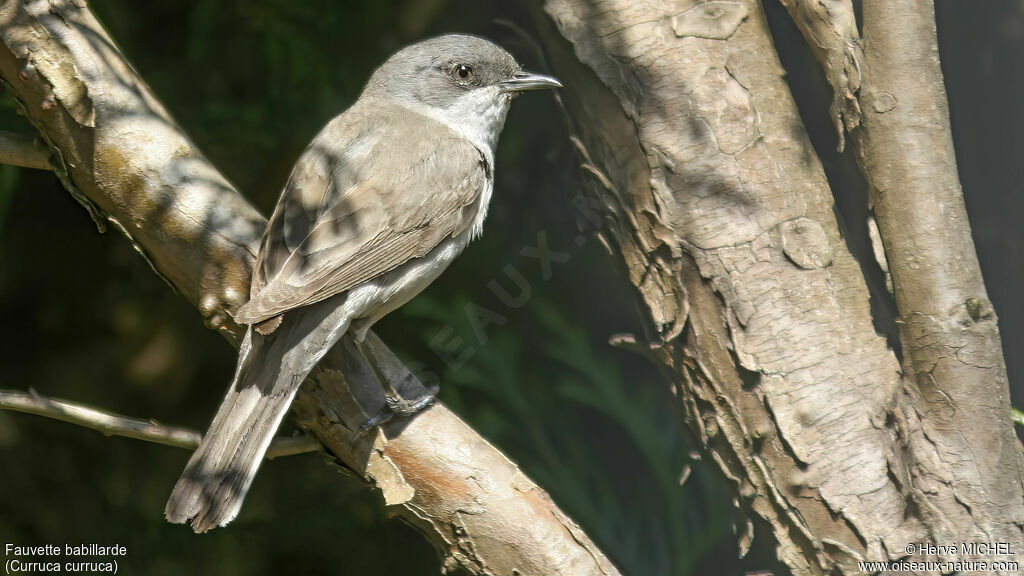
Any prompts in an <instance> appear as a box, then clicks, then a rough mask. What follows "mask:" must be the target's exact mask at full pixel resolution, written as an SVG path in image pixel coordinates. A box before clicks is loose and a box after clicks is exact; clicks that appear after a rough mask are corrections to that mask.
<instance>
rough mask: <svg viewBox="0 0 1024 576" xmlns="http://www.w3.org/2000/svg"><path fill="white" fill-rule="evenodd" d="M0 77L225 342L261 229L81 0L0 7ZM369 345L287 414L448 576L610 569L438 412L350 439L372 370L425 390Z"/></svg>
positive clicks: (97, 211) (79, 194)
mask: <svg viewBox="0 0 1024 576" xmlns="http://www.w3.org/2000/svg"><path fill="white" fill-rule="evenodd" d="M0 76H2V78H3V80H4V82H5V83H6V84H7V87H8V89H9V90H10V91H11V93H12V94H13V95H14V96H15V97H16V98H17V99H18V101H19V103H20V106H21V108H22V111H23V113H24V114H25V116H26V117H27V118H28V119H29V121H30V122H31V123H32V125H33V126H34V127H35V128H36V129H37V130H38V132H39V135H40V137H41V138H42V139H43V141H44V142H45V144H46V145H47V146H48V147H49V149H50V158H51V159H52V161H51V164H52V168H53V170H54V172H55V173H56V174H57V176H58V177H59V178H60V179H61V181H62V182H63V183H64V185H65V187H66V188H67V189H68V190H69V192H71V193H72V195H73V196H74V197H75V198H76V199H77V200H78V201H80V202H81V203H83V205H84V206H86V207H87V208H88V209H89V211H90V213H91V214H92V215H93V217H94V219H95V220H96V222H97V225H98V226H99V227H100V228H101V230H102V229H104V228H106V227H107V225H108V224H113V225H114V227H115V228H116V229H118V230H119V231H121V232H122V233H123V234H124V235H125V236H127V237H128V238H129V240H130V241H131V242H132V244H133V246H134V247H135V248H136V250H138V251H139V253H140V254H142V255H143V256H144V257H145V258H146V259H147V261H148V262H149V263H150V265H151V266H152V267H153V269H154V270H155V271H156V272H157V273H159V274H160V275H162V276H163V277H164V278H165V279H166V280H167V281H168V282H169V283H170V284H171V285H173V286H174V287H175V288H176V289H177V290H178V291H179V292H180V293H181V294H182V295H183V296H184V297H185V298H187V299H188V300H189V302H191V303H192V304H194V305H195V306H196V307H197V308H199V310H200V312H201V313H202V315H203V318H204V319H205V321H206V323H207V325H208V326H210V327H212V328H215V329H217V330H219V331H220V332H221V333H222V334H224V335H225V336H226V337H228V339H229V340H232V341H233V342H236V343H237V336H238V334H239V327H238V326H237V325H235V324H234V322H233V321H232V316H231V312H232V311H233V310H234V309H235V308H236V307H237V306H238V305H240V304H241V303H243V302H244V301H245V300H246V299H247V294H248V290H249V278H250V273H251V269H252V266H253V260H254V255H255V253H256V249H257V245H258V241H259V237H260V234H261V232H262V230H263V227H264V226H265V224H266V220H265V219H264V218H263V217H262V216H261V215H260V214H259V213H258V212H257V211H256V210H255V209H254V208H253V207H252V206H251V205H250V204H249V203H248V202H247V201H246V200H245V198H243V197H242V196H241V195H240V194H239V193H238V192H237V191H236V190H235V189H234V188H233V187H232V186H231V184H230V183H228V182H227V180H226V179H225V178H224V177H223V176H222V175H221V174H220V173H219V172H218V171H217V170H216V168H214V167H213V166H212V165H211V164H210V163H209V162H208V161H207V160H206V159H205V158H204V157H203V155H202V154H201V153H200V152H199V151H198V150H197V149H196V148H195V146H194V145H193V144H192V142H190V141H189V139H188V137H187V136H186V135H185V134H184V133H183V132H182V131H181V129H180V128H179V127H178V126H177V125H176V124H175V122H174V121H173V119H172V118H171V117H170V115H169V114H168V113H167V111H166V110H165V109H164V108H163V106H161V104H160V103H159V102H158V101H157V99H156V98H155V97H154V95H153V94H152V93H151V92H150V90H149V89H148V87H147V86H146V85H145V83H144V82H143V81H142V79H140V78H139V77H138V76H137V75H136V74H135V71H134V70H133V69H132V67H131V66H130V65H129V64H128V63H127V62H126V61H125V60H124V58H123V56H122V55H121V54H120V52H119V51H118V50H117V48H116V46H115V45H114V43H113V42H112V41H111V39H110V38H109V37H108V36H107V34H106V32H105V31H104V30H103V28H102V27H101V26H100V25H99V23H98V22H97V21H96V20H95V18H94V16H93V15H92V14H91V13H90V12H89V10H88V8H87V7H86V6H85V3H84V2H82V1H80V0H76V1H73V0H28V1H21V0H6V1H3V2H2V3H0ZM365 348H366V349H367V350H368V351H369V353H370V355H371V356H372V357H373V362H374V363H375V364H376V368H377V369H376V370H373V369H371V367H370V365H369V364H368V363H367V362H368V361H367V360H366V359H365V358H363V357H362V356H361V355H359V354H358V352H357V351H355V350H354V348H353V347H352V346H351V345H350V343H348V342H347V341H346V342H345V345H343V346H336V347H335V350H333V351H332V352H331V353H330V354H329V355H328V357H327V358H326V359H325V360H324V361H323V362H321V364H320V367H319V368H318V369H317V371H316V372H315V373H314V375H313V376H312V378H311V379H310V381H307V382H306V383H305V385H304V386H303V389H302V391H301V392H300V394H299V397H298V399H297V401H296V403H295V407H294V411H295V413H296V414H297V416H298V418H299V421H300V423H301V425H302V426H303V427H305V428H306V429H307V430H309V431H310V432H312V433H313V434H315V435H316V437H317V438H319V440H320V441H321V442H322V443H323V444H324V445H325V446H326V447H327V449H328V450H329V451H330V452H331V453H332V454H334V455H335V456H336V457H337V458H338V459H339V460H340V461H341V462H342V463H344V465H345V466H347V467H349V468H351V469H353V470H355V471H356V472H357V473H359V474H360V475H362V476H363V477H364V478H366V479H367V481H369V482H372V483H373V484H374V485H375V486H376V487H377V488H378V489H379V490H380V491H381V493H382V494H383V495H384V500H385V502H386V503H387V505H388V506H391V507H393V510H394V512H395V513H396V514H397V515H399V516H401V517H402V518H404V519H405V520H406V521H408V522H410V523H412V524H414V525H416V526H417V527H419V528H420V530H421V531H422V532H423V534H424V535H425V536H426V537H427V538H428V539H429V540H430V541H431V542H432V543H433V544H434V545H435V546H436V547H437V548H438V549H439V550H440V552H441V553H442V555H443V557H444V559H445V566H446V568H455V567H456V566H458V567H460V568H461V569H463V570H467V571H469V572H470V573H474V574H502V575H511V574H514V573H521V574H552V575H570V574H572V575H577V574H617V572H616V570H615V568H614V567H613V566H611V564H610V563H609V562H608V560H607V559H606V558H605V557H604V556H603V555H602V554H601V552H600V551H599V550H597V549H596V547H595V546H594V545H593V543H591V542H590V540H589V539H588V538H587V537H586V536H585V535H584V534H583V533H582V532H581V531H580V529H579V528H578V527H577V526H576V525H575V524H574V523H573V522H572V521H571V520H570V519H568V518H567V517H565V515H564V514H562V513H561V512H560V511H559V510H558V508H557V507H556V506H555V505H554V504H553V503H552V502H551V500H550V498H548V496H547V494H546V493H545V492H544V491H543V490H541V489H540V488H539V487H537V486H536V485H535V484H534V483H533V482H531V481H530V480H529V479H528V478H526V477H525V476H524V475H523V474H522V472H521V471H520V470H519V469H518V468H517V467H516V466H515V464H514V463H512V462H510V461H509V460H508V459H507V458H505V457H504V456H503V455H502V454H501V453H500V452H499V451H498V450H496V449H495V448H494V447H493V446H491V445H490V444H488V443H487V442H486V441H485V440H484V439H482V438H481V437H480V436H479V435H477V434H476V433H475V432H473V430H472V429H470V428H469V427H468V426H467V425H466V424H465V423H463V422H462V421H461V420H459V419H458V418H457V417H456V416H455V415H454V414H452V413H451V411H449V410H448V409H447V408H446V407H444V406H443V405H440V404H438V405H435V406H433V407H432V408H430V409H429V410H427V411H425V412H423V413H421V414H419V415H417V417H416V418H414V419H413V420H411V421H404V422H394V423H390V424H389V425H388V426H386V427H384V428H383V430H380V431H378V432H377V433H376V434H370V435H367V436H366V437H364V438H361V439H359V440H357V441H353V437H354V432H355V431H356V430H358V428H359V426H360V425H361V424H362V423H363V422H365V421H366V419H367V418H368V415H372V414H375V413H377V411H378V410H379V409H380V408H381V407H382V406H383V404H384V397H383V395H382V392H381V390H380V386H379V384H378V382H377V380H376V377H377V376H376V374H378V373H380V374H386V375H388V377H389V379H393V384H394V385H395V386H396V387H398V389H399V391H403V392H408V393H410V394H411V395H417V394H421V393H422V392H423V387H422V386H421V385H420V383H419V382H418V381H417V380H416V378H414V377H412V376H411V375H410V374H409V373H408V370H406V369H405V367H404V366H402V364H401V362H399V361H398V359H397V358H396V357H395V356H394V354H393V353H391V351H390V350H388V349H387V347H386V346H385V345H384V344H383V342H381V341H380V340H379V339H377V338H376V337H375V336H371V337H370V338H368V342H367V344H366V346H365ZM225 384H227V383H225ZM213 408H214V407H213V406H211V407H210V410H211V412H212V410H213ZM183 462H184V460H183ZM173 482H174V478H168V479H167V486H168V491H169V490H170V487H171V485H172V484H173Z"/></svg>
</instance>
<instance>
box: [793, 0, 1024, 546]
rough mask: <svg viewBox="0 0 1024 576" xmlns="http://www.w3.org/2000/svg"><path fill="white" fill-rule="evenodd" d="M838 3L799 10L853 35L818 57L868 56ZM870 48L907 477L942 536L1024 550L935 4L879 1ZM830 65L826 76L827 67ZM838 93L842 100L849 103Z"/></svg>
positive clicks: (874, 156) (998, 367)
mask: <svg viewBox="0 0 1024 576" xmlns="http://www.w3.org/2000/svg"><path fill="white" fill-rule="evenodd" d="M828 4H829V7H830V9H829V10H827V11H824V10H820V7H821V5H820V4H819V3H818V2H812V1H808V0H800V1H796V2H793V1H790V2H787V7H788V8H789V10H790V13H791V14H792V15H793V18H794V21H795V22H796V23H797V25H798V27H799V28H800V30H801V31H802V33H803V34H804V36H805V38H807V40H808V42H809V43H810V44H811V45H812V46H814V45H815V44H816V43H817V41H816V39H819V38H822V37H823V34H822V33H821V32H820V30H821V29H832V30H841V31H842V32H841V33H836V34H834V35H832V36H829V37H828V42H826V44H827V47H825V48H824V49H818V50H816V53H817V54H819V56H821V55H826V54H829V53H833V52H836V51H840V50H844V49H845V51H846V52H848V53H853V54H857V53H858V52H859V46H860V45H861V44H862V42H861V40H860V38H859V35H858V31H857V29H856V26H849V25H847V24H845V22H852V14H853V12H852V5H851V4H850V2H849V1H848V0H847V1H846V2H829V3H828ZM808 6H812V7H813V6H816V7H818V8H819V11H818V16H819V17H818V18H816V19H814V18H804V17H801V14H802V13H805V12H809V11H811V10H812V8H809V7H808ZM847 14H849V16H846V15H847ZM843 34H845V36H844V35H843ZM864 40H865V41H864V42H863V44H864V47H865V48H864V51H863V53H861V54H860V56H859V58H861V59H862V60H863V63H864V65H863V84H862V86H861V89H860V93H859V95H858V97H859V100H860V101H861V102H862V106H863V108H864V115H863V120H862V123H860V124H856V125H853V126H849V125H848V128H849V129H850V130H851V133H850V135H851V138H852V140H853V142H854V144H855V147H856V152H857V156H858V160H859V162H860V165H861V168H862V170H863V172H864V175H865V176H866V177H867V179H868V182H869V183H870V185H871V202H872V207H873V209H874V212H875V214H876V219H877V222H878V228H879V235H880V237H881V240H882V244H883V245H884V247H885V255H886V260H887V261H888V265H889V269H890V271H891V273H892V278H893V289H894V295H895V297H896V305H897V307H898V309H899V313H900V317H901V318H902V322H901V323H900V337H901V341H902V343H903V352H904V362H903V364H904V366H903V371H904V389H905V392H904V393H905V395H906V400H905V403H904V405H903V406H902V414H901V416H902V417H903V422H902V423H901V427H900V429H901V432H902V436H903V437H902V441H903V442H905V444H906V450H907V451H908V452H909V454H908V457H909V456H912V458H910V459H911V460H912V461H913V464H914V466H913V467H910V468H907V469H906V470H905V471H904V473H903V474H902V475H901V476H900V478H901V481H903V482H904V483H905V484H906V492H907V495H908V498H910V499H912V500H913V501H914V502H915V504H916V506H917V507H918V508H919V509H920V510H921V514H922V515H923V516H925V517H926V518H927V519H928V521H927V525H928V528H929V531H930V533H931V536H932V538H933V539H934V540H936V541H967V540H976V541H978V540H980V541H985V540H988V541H996V542H1013V543H1016V544H1017V545H1018V547H1019V546H1020V545H1021V544H1022V535H1021V529H1022V526H1024V485H1022V481H1024V453H1022V451H1021V446H1020V443H1019V442H1018V441H1017V438H1016V436H1015V434H1014V431H1013V424H1012V422H1011V420H1010V418H1009V417H1008V415H1009V413H1010V392H1009V383H1008V381H1007V377H1006V367H1005V365H1004V362H1003V356H1002V349H1001V345H1000V339H999V329H998V326H997V322H996V316H995V312H994V310H993V309H992V304H991V303H990V302H989V300H988V296H987V293H986V291H985V285H984V282H983V280H982V276H981V267H980V264H979V262H978V258H977V255H976V254H975V250H974V241H973V238H972V237H971V230H970V225H969V222H968V219H967V211H966V208H965V206H964V200H963V192H962V189H961V186H960V179H959V176H958V174H957V168H956V156H955V153H954V151H953V136H952V130H951V128H950V124H949V111H948V108H947V104H946V91H945V87H944V85H943V81H942V70H941V68H940V66H939V49H938V41H937V37H936V30H935V14H934V6H933V5H932V4H931V3H928V2H913V1H908V0H884V1H867V2H865V3H864ZM844 47H845V48H844ZM853 58H857V56H854V57H853ZM822 64H823V66H825V67H826V70H827V69H828V68H829V64H828V58H823V59H822ZM827 75H828V74H827ZM829 78H830V79H831V76H829ZM833 84H834V85H833V88H834V89H836V90H837V93H838V91H844V92H845V93H849V88H848V87H846V88H844V87H843V86H842V85H841V84H840V85H839V86H838V87H837V86H836V85H835V83H833Z"/></svg>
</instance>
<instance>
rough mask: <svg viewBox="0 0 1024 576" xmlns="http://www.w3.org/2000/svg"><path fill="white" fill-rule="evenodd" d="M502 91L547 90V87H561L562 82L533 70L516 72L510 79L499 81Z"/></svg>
mask: <svg viewBox="0 0 1024 576" xmlns="http://www.w3.org/2000/svg"><path fill="white" fill-rule="evenodd" d="M498 86H500V87H501V91H502V92H522V91H524V90H545V89H547V88H561V87H562V83H561V82H559V81H558V80H556V79H554V78H552V77H551V76H545V75H543V74H534V73H532V72H516V74H515V76H512V78H511V79H510V80H505V81H503V82H499V83H498Z"/></svg>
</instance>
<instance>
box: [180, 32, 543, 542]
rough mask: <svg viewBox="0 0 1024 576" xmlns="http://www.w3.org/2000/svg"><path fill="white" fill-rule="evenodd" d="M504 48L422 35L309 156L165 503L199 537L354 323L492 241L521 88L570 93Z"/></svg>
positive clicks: (219, 521)
mask: <svg viewBox="0 0 1024 576" xmlns="http://www.w3.org/2000/svg"><path fill="white" fill-rule="evenodd" d="M560 86H561V84H559V82H558V81H557V80H555V79H554V78H550V77H547V76H541V75H538V74H530V73H527V72H523V71H522V69H521V67H520V66H519V64H517V63H516V61H515V59H514V58H513V57H512V56H511V55H510V54H509V53H508V52H506V51H505V50H503V49H501V48H499V47H498V46H495V45H494V44H492V43H490V42H488V41H487V40H484V39H482V38H477V37H475V36H468V35H462V34H451V35H446V36H440V37H437V38H432V39H429V40H425V41H423V42H420V43H418V44H413V45H411V46H409V47H407V48H405V49H403V50H401V51H399V52H398V53H396V54H395V55H394V56H392V57H391V58H389V59H388V60H387V62H385V63H384V64H383V65H381V67H380V68H378V69H377V70H376V71H375V72H374V73H373V75H372V76H371V77H370V80H369V82H368V83H367V85H366V88H365V89H364V90H363V93H362V95H361V96H360V97H359V99H358V100H357V101H356V102H355V104H353V105H352V107H351V108H349V109H348V110H346V111H345V112H344V113H342V114H341V115H340V116H338V117H336V118H334V119H333V120H331V121H330V122H329V123H328V124H327V126H326V127H324V129H323V130H322V131H321V132H320V134H318V135H317V137H316V138H315V139H314V140H313V142H312V143H311V144H310V145H309V147H308V148H307V149H306V151H305V152H304V153H303V154H302V156H301V157H300V158H299V161H298V162H297V163H296V165H295V167H294V169H293V170H292V174H291V176H290V178H289V180H288V184H287V185H286V186H285V188H284V191H283V192H282V193H281V198H280V200H278V203H277V207H276V208H275V209H274V214H273V215H272V216H271V217H270V221H269V222H268V223H267V229H266V232H265V233H264V235H263V241H262V244H261V246H260V251H259V255H258V256H257V258H256V268H255V270H254V272H253V278H252V288H251V291H250V298H249V302H248V303H246V304H245V305H243V306H242V307H241V308H239V309H238V311H237V312H236V313H235V320H236V321H238V322H239V323H240V324H246V325H248V329H247V330H246V333H245V338H244V339H243V341H242V346H241V349H240V350H239V354H238V366H237V368H236V369H235V376H234V380H233V381H232V382H231V386H230V388H229V389H228V392H227V395H226V396H225V398H224V401H223V402H222V403H221V405H220V409H219V410H218V411H217V415H216V416H215V417H214V419H213V423H212V424H210V429H209V430H208V431H207V433H206V435H205V436H203V440H202V442H201V443H200V444H199V448H198V449H196V451H195V453H194V454H193V455H192V458H191V459H190V460H189V462H188V465H187V466H186V467H185V471H184V472H183V473H182V475H181V478H180V479H179V480H178V483H177V484H176V485H175V487H174V491H173V492H172V493H171V497H170V499H169V500H168V502H167V508H166V510H165V515H166V516H167V519H168V520H169V521H170V522H174V523H183V522H186V521H188V520H191V521H192V528H193V530H195V531H196V532H205V531H206V530H209V529H210V528H214V527H216V526H223V525H225V524H227V523H228V522H230V521H231V520H232V519H234V517H235V516H237V515H238V511H239V510H240V509H241V506H242V500H243V498H244V497H245V493H246V491H247V490H248V489H249V486H250V484H251V483H252V480H253V477H254V476H255V475H256V470H257V469H258V468H259V465H260V462H261V461H262V459H263V456H264V454H265V453H266V451H267V447H268V446H269V445H270V441H271V439H272V437H273V436H274V433H275V432H276V430H277V428H278V425H279V424H280V423H281V419H282V418H283V417H284V415H285V412H287V411H288V407H289V405H290V404H291V402H292V398H294V396H295V392H296V390H298V388H299V384H300V383H301V382H302V381H303V380H304V379H305V377H306V376H307V375H308V374H309V372H310V371H311V370H312V369H313V367H314V366H316V364H317V362H319V361H320V359H321V358H323V356H324V354H326V353H327V351H328V350H330V348H331V347H332V346H334V344H335V343H336V342H338V340H339V339H341V337H342V336H343V335H345V334H346V333H348V334H350V335H351V336H352V338H353V339H355V341H356V342H362V340H363V338H364V337H365V335H366V331H367V330H369V328H370V326H372V325H373V323H374V322H376V321H377V320H380V319H381V318H382V317H383V316H384V315H385V314H387V313H388V312H391V311H392V310H394V309H396V308H398V307H399V306H401V305H402V304H404V303H406V302H408V301H409V300H410V299H411V298H412V297H413V296H415V295H416V294H418V293H419V292H420V291H421V290H423V289H424V288H426V287H427V285H428V284H430V283H431V282H432V281H433V280H434V279H435V278H437V277H438V276H439V275H440V274H441V272H443V271H444V269H445V268H447V267H448V265H449V264H451V262H452V260H453V259H454V258H455V257H456V256H458V255H459V253H461V252H462V250H463V248H465V247H466V244H468V243H469V242H470V240H473V239H474V238H476V237H477V236H479V235H480V233H481V231H482V228H483V223H484V217H485V216H486V215H487V206H488V204H489V202H490V199H491V191H492V189H493V186H494V148H495V145H496V143H497V141H498V134H499V133H500V132H501V128H502V125H503V124H504V122H505V114H506V113H507V112H508V107H509V103H510V102H511V100H512V97H513V96H514V95H515V94H516V93H518V92H520V91H523V90H537V89H544V88H554V87H560Z"/></svg>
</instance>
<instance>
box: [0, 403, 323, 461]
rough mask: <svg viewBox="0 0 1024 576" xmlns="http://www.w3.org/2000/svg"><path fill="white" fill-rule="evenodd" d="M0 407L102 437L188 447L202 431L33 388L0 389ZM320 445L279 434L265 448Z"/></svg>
mask: <svg viewBox="0 0 1024 576" xmlns="http://www.w3.org/2000/svg"><path fill="white" fill-rule="evenodd" d="M0 409H3V410H11V411H14V412H23V413H25V414H35V415H36V416H43V417H45V418H52V419H54V420H60V421H61V422H67V423H69V424H75V425H77V426H82V427H85V428H90V429H92V430H96V431H97V432H101V433H102V434H103V435H104V436H121V437H124V438H134V439H136V440H143V441H145V442H152V443H154V444H163V445H164V446H174V447H176V448H186V449H188V450H193V449H195V447H196V446H199V440H200V438H202V434H200V433H199V432H198V431H196V430H193V429H191V428H182V427H181V426H166V425H164V424H160V423H159V422H157V421H155V420H140V419H138V418H128V417H127V416H120V415H118V414H112V413H110V412H106V411H103V410H97V409H95V408H89V407H88V406H85V405H82V404H78V403H75V402H68V401H67V400H57V399H55V398H48V397H46V396H43V395H41V394H39V393H37V392H35V391H34V390H29V391H28V392H21V391H19V390H0ZM321 447H322V446H321V444H320V442H319V441H317V440H316V439H315V438H312V437H310V436H296V437H284V436H279V437H277V438H274V442H273V443H272V444H271V445H270V449H269V450H267V459H270V460H272V459H274V458H280V457H282V456H292V455H295V454H305V453H307V452H316V451H318V450H320V449H321Z"/></svg>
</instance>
